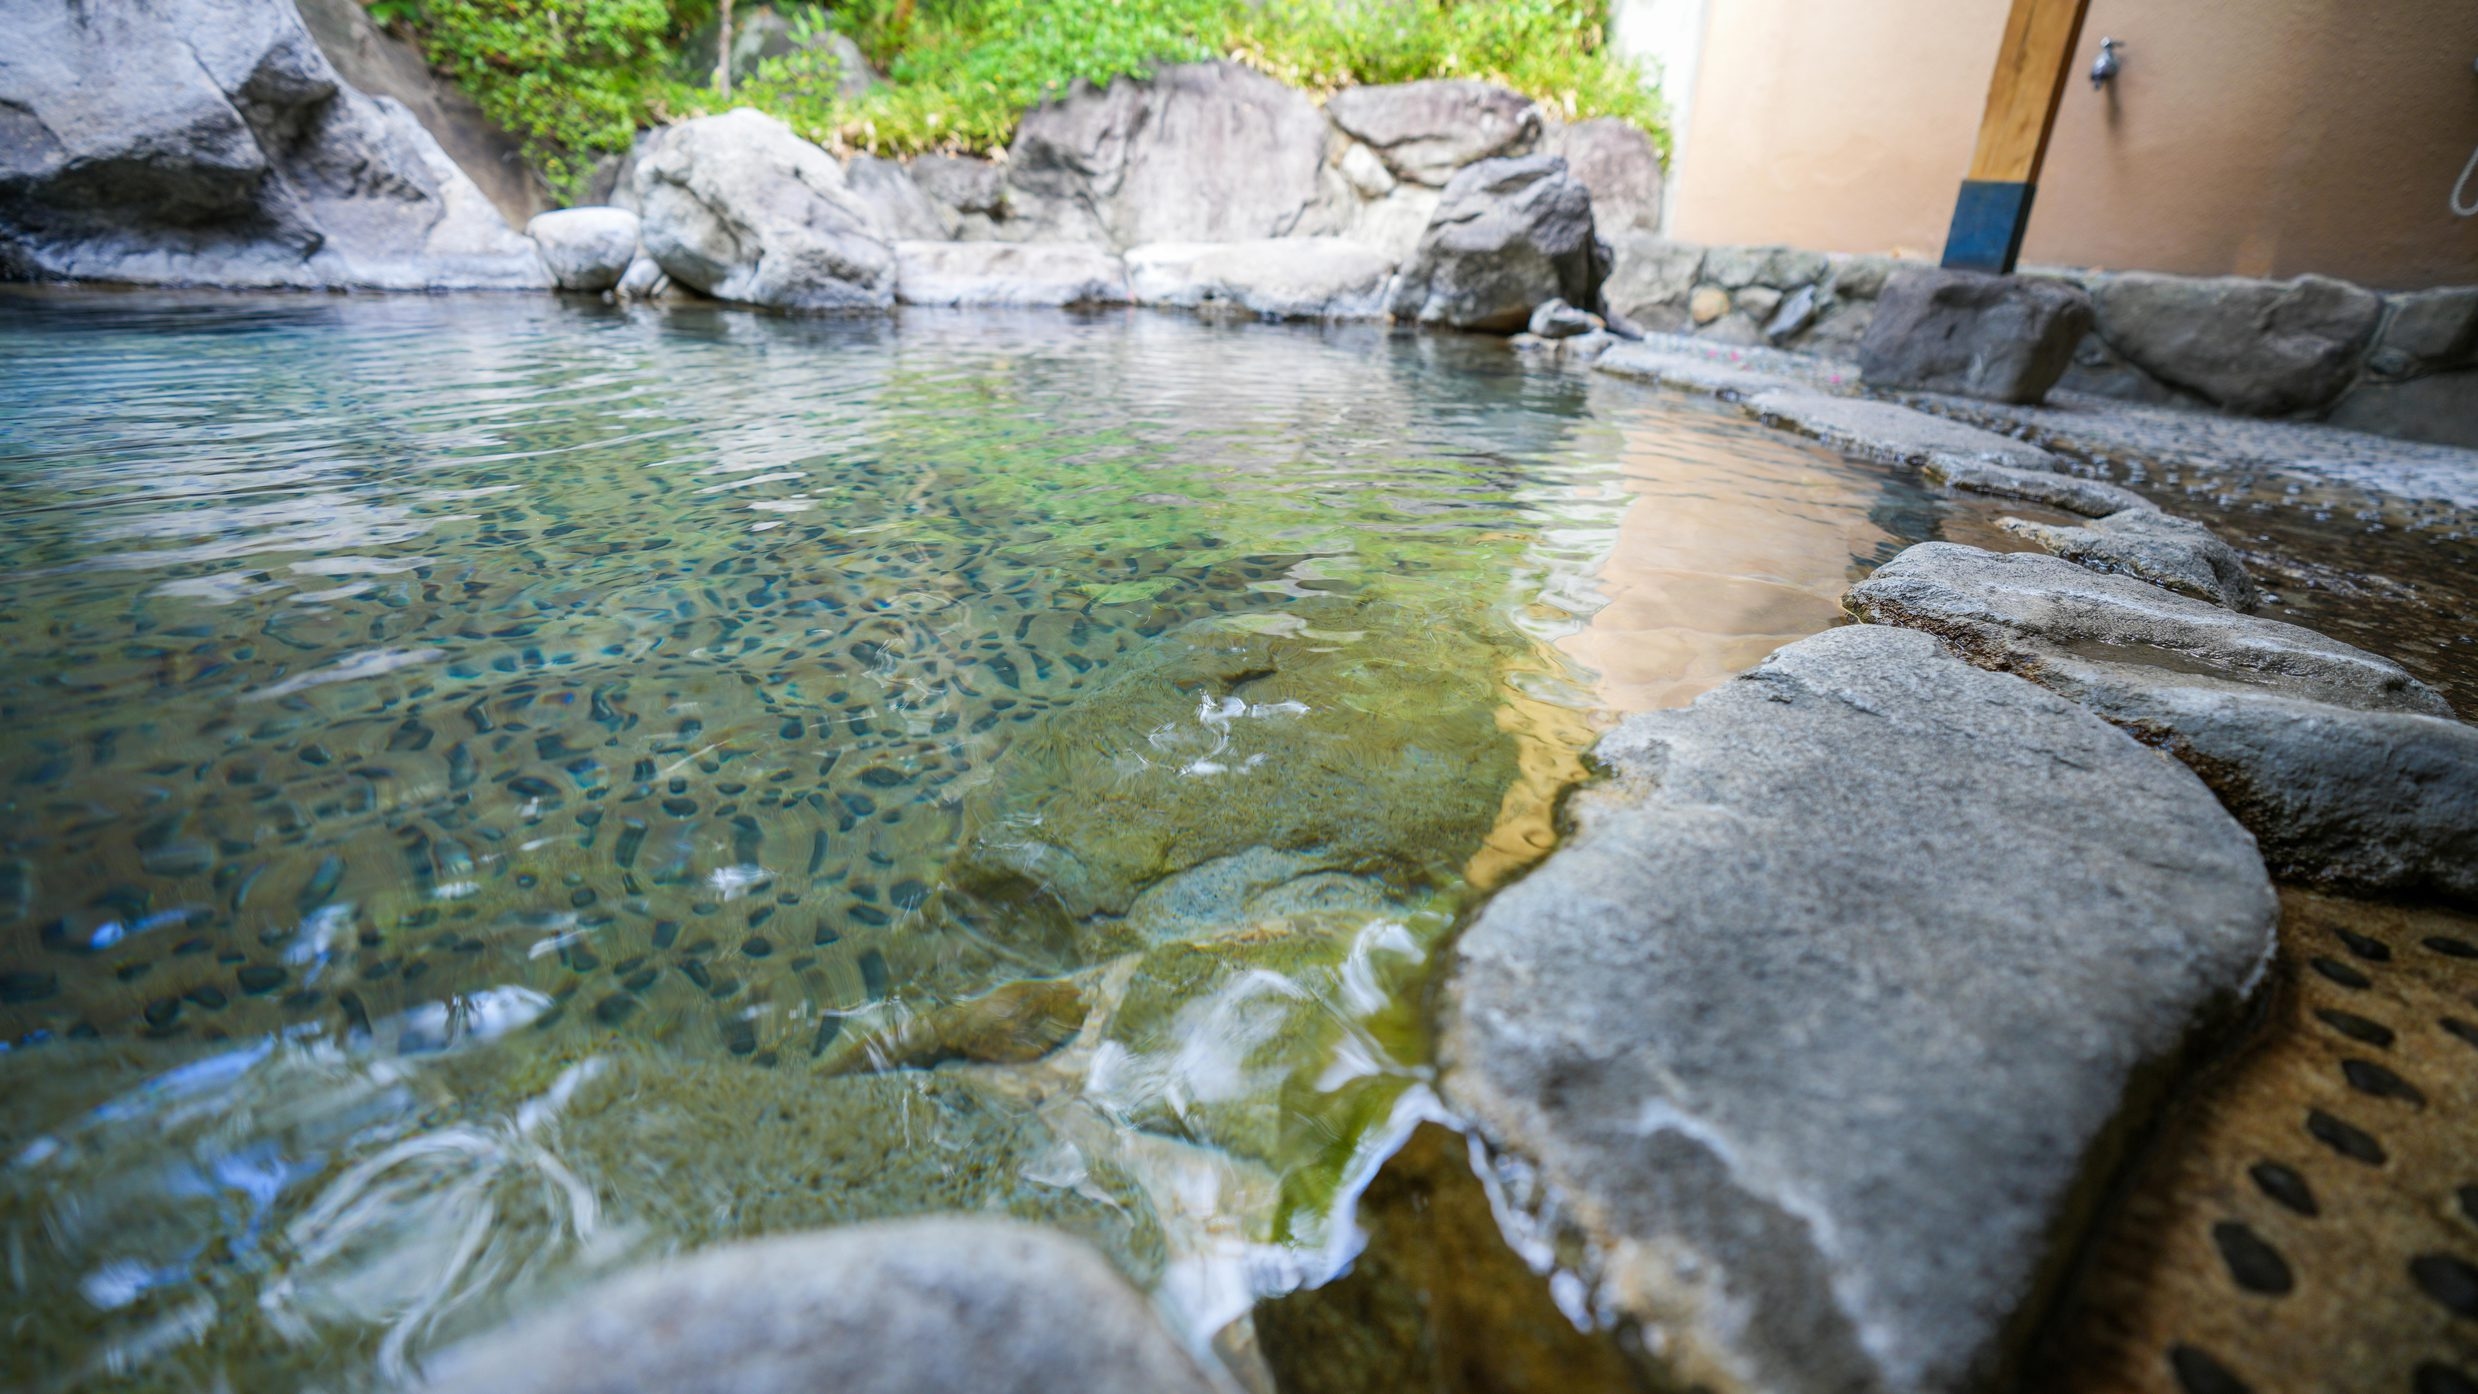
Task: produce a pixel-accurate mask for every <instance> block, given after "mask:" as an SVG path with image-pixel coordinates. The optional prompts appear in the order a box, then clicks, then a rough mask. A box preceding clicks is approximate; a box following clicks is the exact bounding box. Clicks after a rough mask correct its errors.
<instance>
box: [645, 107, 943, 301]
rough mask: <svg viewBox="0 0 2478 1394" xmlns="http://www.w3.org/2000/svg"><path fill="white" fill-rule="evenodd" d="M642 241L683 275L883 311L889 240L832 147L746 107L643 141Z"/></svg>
mask: <svg viewBox="0 0 2478 1394" xmlns="http://www.w3.org/2000/svg"><path fill="white" fill-rule="evenodd" d="M636 189H637V206H638V209H639V216H640V217H641V218H642V219H643V222H642V225H641V228H640V232H639V235H640V236H641V237H642V238H643V239H644V242H645V250H646V252H647V253H648V254H649V255H651V256H652V257H653V258H654V260H655V261H657V262H659V263H661V265H662V268H663V270H664V271H665V272H667V273H669V275H670V276H671V278H672V279H673V280H675V281H678V282H680V283H681V284H682V285H686V286H689V287H691V288H692V289H695V290H699V291H703V292H704V293H706V294H708V295H711V296H714V297H716V298H717V299H721V300H737V301H741V302H743V303H746V304H751V305H765V306H770V307H773V308H775V309H782V310H882V309H885V308H886V307H887V306H889V305H892V304H893V303H894V302H895V251H894V248H893V247H891V246H889V245H888V244H887V242H886V240H885V238H884V235H883V234H882V233H881V232H880V231H879V230H878V227H877V224H876V222H875V220H874V219H873V217H872V216H871V214H870V211H869V207H868V205H867V204H866V203H865V202H863V201H862V200H861V198H860V197H859V196H858V195H856V194H854V193H853V192H852V190H851V189H850V188H849V187H848V186H847V185H846V184H845V183H844V178H843V170H842V168H841V167H840V166H838V165H837V164H836V163H835V161H834V157H833V156H831V155H828V154H827V153H826V152H825V151H823V150H820V149H819V148H817V147H816V146H814V145H811V144H810V143H809V142H807V141H805V140H802V139H801V138H800V137H798V136H796V135H794V134H792V131H791V128H790V127H788V126H786V125H784V124H783V123H782V122H780V121H777V120H775V119H774V118H773V117H771V116H767V115H765V114H764V113H762V112H757V111H752V110H749V109H748V108H746V107H742V108H740V109H738V110H735V111H730V112H726V113H724V114H723V115H721V116H702V117H699V118H697V119H696V120H694V121H683V122H681V123H680V124H679V125H676V126H670V127H666V128H665V129H663V130H661V131H658V132H656V133H654V135H653V136H652V137H650V138H648V139H647V140H646V141H645V142H643V143H642V144H641V145H640V147H639V154H638V160H637V168H636Z"/></svg>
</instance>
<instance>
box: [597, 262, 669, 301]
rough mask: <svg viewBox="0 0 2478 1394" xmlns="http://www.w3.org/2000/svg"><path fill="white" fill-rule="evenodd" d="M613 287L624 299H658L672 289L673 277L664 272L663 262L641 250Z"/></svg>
mask: <svg viewBox="0 0 2478 1394" xmlns="http://www.w3.org/2000/svg"><path fill="white" fill-rule="evenodd" d="M612 289H614V290H616V291H617V292H618V293H619V298H620V299H622V300H658V299H660V298H662V296H663V295H664V294H665V293H666V292H668V291H669V290H670V289H671V278H670V277H669V276H666V275H664V274H663V268H662V263H660V262H658V261H656V260H654V259H653V258H652V257H649V256H647V255H646V254H645V253H643V252H639V253H637V255H636V256H635V258H634V259H632V260H631V261H630V262H629V263H628V269H627V270H625V271H622V272H621V273H620V278H619V284H618V285H616V286H614V287H613V288H612Z"/></svg>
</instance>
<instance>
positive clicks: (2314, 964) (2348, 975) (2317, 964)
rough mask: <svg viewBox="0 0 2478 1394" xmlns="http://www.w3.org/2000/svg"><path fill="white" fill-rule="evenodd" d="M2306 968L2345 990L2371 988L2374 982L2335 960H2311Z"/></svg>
mask: <svg viewBox="0 0 2478 1394" xmlns="http://www.w3.org/2000/svg"><path fill="white" fill-rule="evenodd" d="M2306 966H2307V967H2309V968H2312V969H2313V970H2315V971H2316V972H2317V973H2320V974H2322V975H2323V976H2324V977H2326V978H2329V979H2330V980H2332V981H2333V982H2336V983H2338V984H2340V985H2341V986H2342V987H2346V988H2367V987H2373V986H2374V985H2375V984H2374V980H2373V979H2371V978H2369V977H2367V976H2366V975H2365V974H2364V973H2361V972H2359V971H2358V970H2356V969H2355V968H2352V967H2350V966H2349V965H2348V964H2346V963H2343V962H2341V961H2340V960H2339V959H2336V958H2320V957H2318V958H2311V959H2308V960H2307V961H2306Z"/></svg>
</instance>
